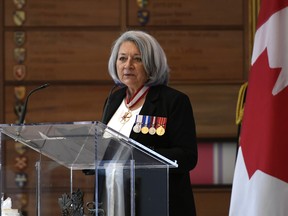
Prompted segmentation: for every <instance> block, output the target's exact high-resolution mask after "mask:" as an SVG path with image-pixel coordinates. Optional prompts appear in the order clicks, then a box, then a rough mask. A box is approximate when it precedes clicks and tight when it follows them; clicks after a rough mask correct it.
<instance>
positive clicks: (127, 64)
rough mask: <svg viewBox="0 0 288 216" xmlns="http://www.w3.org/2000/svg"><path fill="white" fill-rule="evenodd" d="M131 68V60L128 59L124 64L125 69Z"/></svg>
mask: <svg viewBox="0 0 288 216" xmlns="http://www.w3.org/2000/svg"><path fill="white" fill-rule="evenodd" d="M132 66H133V61H132V58H128V59H127V61H126V62H125V68H131V67H132Z"/></svg>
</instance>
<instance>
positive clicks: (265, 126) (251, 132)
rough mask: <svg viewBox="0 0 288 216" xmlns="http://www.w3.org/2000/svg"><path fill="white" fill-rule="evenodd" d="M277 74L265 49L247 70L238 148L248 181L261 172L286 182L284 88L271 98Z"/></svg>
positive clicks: (287, 105)
mask: <svg viewBox="0 0 288 216" xmlns="http://www.w3.org/2000/svg"><path fill="white" fill-rule="evenodd" d="M280 71H281V68H270V67H269V63H268V54H267V50H266V49H265V50H264V51H263V53H262V54H261V55H260V56H259V57H258V59H257V61H256V62H255V63H254V65H253V66H252V67H251V71H250V77H249V85H248V90H247V97H246V104H245V110H244V118H243V124H242V129H241V130H242V131H241V137H240V145H241V147H242V152H243V157H244V161H245V164H246V168H247V171H248V175H249V178H251V177H252V176H253V174H254V173H255V171H256V170H261V171H263V172H264V173H266V174H268V175H271V176H274V177H275V178H278V179H280V180H282V181H284V182H287V183H288V168H287V164H288V88H287V87H286V88H284V90H283V91H281V92H279V93H278V94H277V95H275V96H274V95H272V89H273V87H274V85H275V82H276V80H277V78H278V76H279V73H280Z"/></svg>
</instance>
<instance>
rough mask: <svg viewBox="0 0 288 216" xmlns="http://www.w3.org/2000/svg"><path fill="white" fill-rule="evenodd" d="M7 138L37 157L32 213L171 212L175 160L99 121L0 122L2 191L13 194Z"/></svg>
mask: <svg viewBox="0 0 288 216" xmlns="http://www.w3.org/2000/svg"><path fill="white" fill-rule="evenodd" d="M9 140H12V141H14V142H19V143H22V144H23V145H25V146H26V147H27V148H29V149H32V151H33V152H36V153H37V154H36V155H38V157H36V158H34V159H31V160H32V161H33V163H34V164H35V166H34V167H35V169H34V170H30V171H29V173H30V175H33V176H34V178H35V181H34V183H35V187H34V188H35V191H34V192H35V193H34V194H33V196H34V198H32V199H30V200H32V201H31V202H34V204H33V206H35V210H34V212H32V213H31V215H38V216H40V215H41V216H45V215H97V216H98V215H99V216H135V215H137V216H147V215H149V216H168V215H169V211H168V209H169V206H168V205H169V199H168V197H169V189H168V188H169V187H168V185H169V169H170V168H176V167H177V166H178V165H177V162H176V161H171V160H169V159H167V158H165V157H164V156H162V155H160V154H158V153H156V152H155V151H153V150H151V149H150V148H148V147H146V146H144V145H142V144H140V143H138V142H136V141H135V140H132V139H130V138H128V137H125V136H123V135H122V134H120V133H118V132H117V131H115V130H113V129H111V128H109V127H107V126H106V125H105V124H103V123H101V122H98V121H95V122H68V123H40V124H23V125H16V124H2V125H0V142H1V143H0V150H1V155H0V159H1V160H0V162H1V164H0V165H1V166H0V178H1V187H0V191H1V193H2V194H4V195H5V194H6V193H7V191H8V193H13V192H14V190H13V189H10V188H9V187H7V186H6V183H7V182H8V181H9V180H7V177H6V175H7V176H8V175H9V167H11V165H9V163H8V162H6V161H7V160H5V158H7V157H9V156H7V155H5V154H4V152H7V151H5V150H6V149H7V145H10V144H11V142H9ZM28 157H29V156H28ZM29 160H30V158H29ZM31 173H32V174H31ZM0 213H1V211H0ZM29 215H30V214H29Z"/></svg>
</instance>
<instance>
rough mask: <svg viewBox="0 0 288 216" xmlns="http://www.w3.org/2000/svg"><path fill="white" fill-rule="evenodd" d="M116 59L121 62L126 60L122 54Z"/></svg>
mask: <svg viewBox="0 0 288 216" xmlns="http://www.w3.org/2000/svg"><path fill="white" fill-rule="evenodd" d="M118 60H119V61H122V62H123V61H125V60H126V58H125V57H124V56H120V57H119V58H118Z"/></svg>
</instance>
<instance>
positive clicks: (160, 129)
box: [156, 126, 165, 136]
mask: <svg viewBox="0 0 288 216" xmlns="http://www.w3.org/2000/svg"><path fill="white" fill-rule="evenodd" d="M156 133H157V135H159V136H162V135H163V134H164V133H165V129H164V128H163V127H162V126H160V127H158V128H157V130H156Z"/></svg>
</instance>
